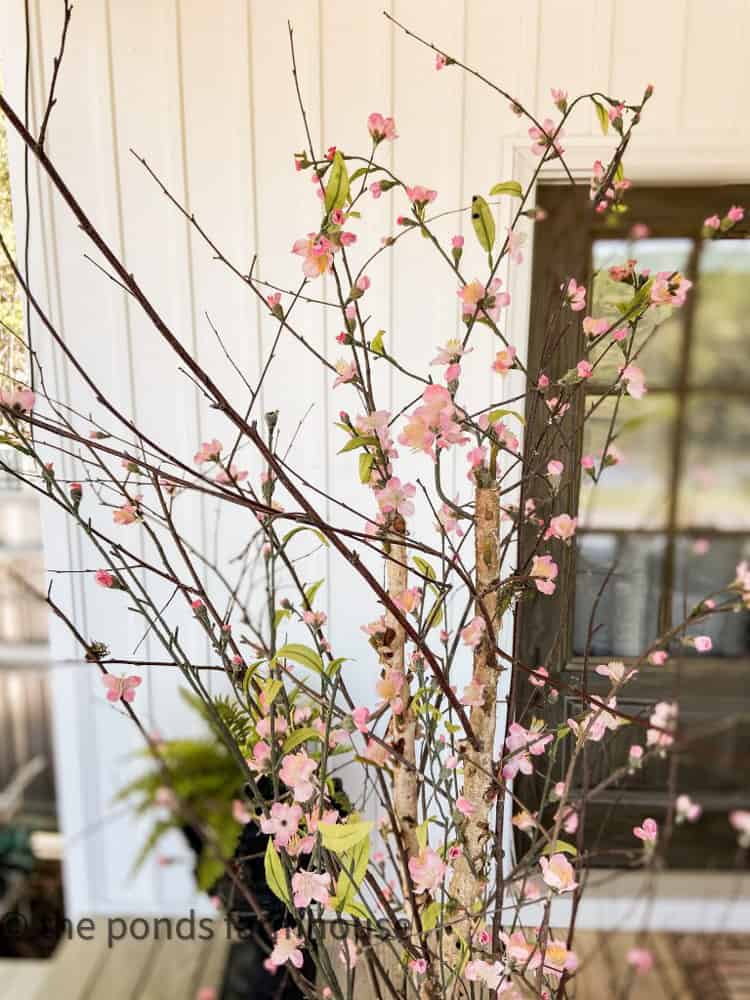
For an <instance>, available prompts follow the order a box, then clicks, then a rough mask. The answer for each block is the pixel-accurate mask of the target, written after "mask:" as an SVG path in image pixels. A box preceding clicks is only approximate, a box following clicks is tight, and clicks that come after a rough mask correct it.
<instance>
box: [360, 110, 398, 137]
mask: <svg viewBox="0 0 750 1000" xmlns="http://www.w3.org/2000/svg"><path fill="white" fill-rule="evenodd" d="M367 130H368V132H369V133H370V135H371V136H372V138H373V140H374V141H375V142H382V141H383V139H388V140H390V141H391V142H393V140H394V139H398V132H397V131H396V123H395V122H394V120H393V118H390V117H389V118H384V117H383V115H381V114H380V113H379V112H377V111H373V113H372V114H371V115H370V116H369V117H368V119H367Z"/></svg>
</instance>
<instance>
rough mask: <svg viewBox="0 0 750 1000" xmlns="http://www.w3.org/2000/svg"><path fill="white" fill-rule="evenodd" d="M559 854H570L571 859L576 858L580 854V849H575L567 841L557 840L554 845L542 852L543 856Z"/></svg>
mask: <svg viewBox="0 0 750 1000" xmlns="http://www.w3.org/2000/svg"><path fill="white" fill-rule="evenodd" d="M559 853H563V854H570V855H571V857H576V855H577V854H578V849H577V848H576V847H574V846H573V844H569V843H568V842H567V840H555V841H554V842H553V843H551V844H547V846H546V847H545V848H544V850H543V851H542V854H559Z"/></svg>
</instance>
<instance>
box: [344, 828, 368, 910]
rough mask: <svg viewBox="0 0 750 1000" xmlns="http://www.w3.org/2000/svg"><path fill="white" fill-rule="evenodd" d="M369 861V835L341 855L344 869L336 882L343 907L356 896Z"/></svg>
mask: <svg viewBox="0 0 750 1000" xmlns="http://www.w3.org/2000/svg"><path fill="white" fill-rule="evenodd" d="M369 863H370V838H369V837H367V838H365V839H363V840H361V841H360V842H359V843H358V844H357V845H356V846H355V847H353V848H352V849H351V851H345V852H344V853H343V854H342V855H341V866H342V868H343V871H342V872H341V874H340V875H339V878H338V881H337V882H336V899H337V900H338V903H339V906H340V907H341V908H342V909H343V907H344V906H345V905H346V904H347V903H349V902H352V901H353V900H354V899H355V898H356V895H357V889H358V888H359V886H360V885H361V884H362V881H363V879H364V877H365V875H366V874H367V866H368V864H369Z"/></svg>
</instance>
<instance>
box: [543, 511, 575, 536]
mask: <svg viewBox="0 0 750 1000" xmlns="http://www.w3.org/2000/svg"><path fill="white" fill-rule="evenodd" d="M577 524H578V518H577V517H571V516H570V514H558V515H557V516H556V517H553V518H552V520H551V521H550V523H549V527H548V528H547V530H546V531H545V533H544V537H545V539H547V538H559V539H560V541H563V542H569V541H570V539H571V538H572V537H573V535H575V533H576V526H577Z"/></svg>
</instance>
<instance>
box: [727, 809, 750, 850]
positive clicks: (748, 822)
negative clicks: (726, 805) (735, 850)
mask: <svg viewBox="0 0 750 1000" xmlns="http://www.w3.org/2000/svg"><path fill="white" fill-rule="evenodd" d="M729 822H730V824H731V825H732V827H733V828H734V829H735V830H736V831H737V833H738V834H739V837H738V843H739V845H740V847H743V848H746V847H750V811H748V810H747V809H733V810H732V812H730V814H729Z"/></svg>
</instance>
